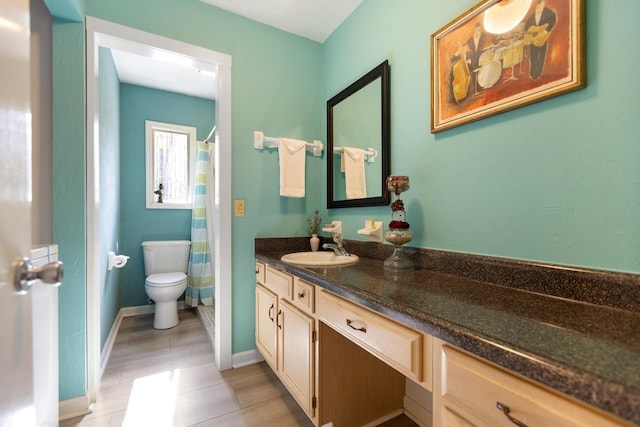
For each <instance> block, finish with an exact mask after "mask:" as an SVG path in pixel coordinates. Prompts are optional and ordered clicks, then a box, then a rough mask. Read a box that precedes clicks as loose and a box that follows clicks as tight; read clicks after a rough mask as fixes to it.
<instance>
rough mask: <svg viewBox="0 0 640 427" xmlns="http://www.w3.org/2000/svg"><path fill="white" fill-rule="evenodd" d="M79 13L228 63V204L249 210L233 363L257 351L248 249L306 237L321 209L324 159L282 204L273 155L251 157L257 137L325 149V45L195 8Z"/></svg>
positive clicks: (154, 0)
mask: <svg viewBox="0 0 640 427" xmlns="http://www.w3.org/2000/svg"><path fill="white" fill-rule="evenodd" d="M85 6H86V13H87V15H89V16H94V17H96V18H100V19H104V20H107V21H111V22H115V23H118V24H122V25H126V26H129V27H133V28H137V29H140V30H143V31H147V32H151V33H155V34H159V35H162V36H165V37H170V38H173V39H176V40H180V41H184V42H187V43H191V44H195V45H198V46H202V47H205V48H208V49H212V50H215V51H218V52H223V53H227V54H229V55H231V56H232V60H233V65H232V69H231V73H232V90H231V93H232V112H231V113H232V145H233V148H232V168H233V176H232V180H233V183H232V187H233V190H232V191H233V193H232V197H233V198H234V199H244V200H246V212H247V214H246V216H245V217H243V218H234V220H233V225H232V227H233V230H232V233H233V283H232V288H233V294H232V298H233V338H232V339H233V352H234V353H238V352H242V351H246V350H250V349H253V348H255V343H254V314H253V312H254V309H253V307H254V285H255V277H254V271H255V263H254V251H253V239H254V238H255V237H256V236H258V235H260V236H291V235H294V236H295V235H297V236H304V235H307V230H306V220H307V218H308V217H310V216H311V215H312V214H310V213H312V212H313V211H314V210H315V209H322V207H323V206H325V204H326V202H325V198H324V196H323V194H324V189H325V184H324V181H323V180H322V179H321V178H320V177H321V176H323V170H324V164H325V163H324V158H317V157H312V156H307V197H306V198H304V199H284V198H280V197H279V194H278V182H279V181H278V176H279V175H278V174H279V171H278V155H277V152H276V151H275V150H271V151H267V150H265V151H257V150H255V149H254V148H253V131H254V130H261V131H264V133H265V135H268V136H288V137H291V138H299V139H305V140H307V141H311V140H314V139H320V140H323V141H324V140H325V131H324V128H323V127H322V122H321V120H320V119H319V118H320V117H322V116H323V115H324V100H323V96H322V64H321V49H322V45H320V44H318V43H316V42H313V41H310V40H308V39H305V38H302V37H297V36H293V35H291V34H288V33H285V32H282V31H279V30H276V29H274V28H272V27H269V26H266V25H262V24H259V23H256V22H254V21H250V20H248V19H245V18H242V17H240V16H238V15H234V14H232V13H229V12H226V11H223V10H221V9H218V8H215V7H212V6H210V5H207V4H205V3H202V2H199V1H178V2H176V1H174V0H138V1H136V2H130V1H125V0H114V1H109V2H105V1H101V0H87V1H86V5H85ZM177 17H179V18H180V20H181V21H180V22H181V23H182V24H183V25H176V18H177ZM228 209H232V207H231V206H229V207H228Z"/></svg>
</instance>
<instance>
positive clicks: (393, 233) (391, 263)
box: [384, 175, 415, 271]
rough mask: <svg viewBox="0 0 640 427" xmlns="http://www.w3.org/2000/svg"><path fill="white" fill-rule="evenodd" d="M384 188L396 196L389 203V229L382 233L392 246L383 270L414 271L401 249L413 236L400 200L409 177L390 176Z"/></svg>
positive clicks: (412, 264) (412, 265)
mask: <svg viewBox="0 0 640 427" xmlns="http://www.w3.org/2000/svg"><path fill="white" fill-rule="evenodd" d="M386 187H387V191H389V192H392V193H393V194H395V195H396V200H395V201H394V202H393V203H391V222H389V229H388V230H387V231H386V232H385V233H384V238H385V240H386V241H387V242H389V243H392V244H393V246H394V248H393V254H391V256H390V257H389V258H387V259H386V260H385V261H384V269H385V270H391V271H408V270H414V269H415V264H414V263H413V261H412V260H411V259H410V258H409V257H408V256H407V254H405V253H404V249H403V245H405V244H407V243H409V242H410V241H411V240H412V239H413V235H412V234H411V231H409V223H408V222H407V214H406V211H405V209H404V202H403V201H402V200H401V199H400V193H403V192H405V191H407V190H408V189H409V177H408V176H398V175H391V176H389V177H388V178H387V181H386Z"/></svg>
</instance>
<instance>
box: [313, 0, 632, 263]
mask: <svg viewBox="0 0 640 427" xmlns="http://www.w3.org/2000/svg"><path fill="white" fill-rule="evenodd" d="M474 4H476V1H475V0H465V1H462V2H439V1H424V0H403V1H402V2H389V1H386V0H365V1H364V2H363V3H362V5H361V6H360V7H359V8H358V9H357V10H356V11H355V12H354V13H353V14H352V15H351V16H350V17H349V18H348V20H347V21H346V22H345V23H344V24H343V25H342V26H341V27H340V28H339V29H338V30H337V31H336V32H334V34H333V35H332V36H331V37H330V38H329V39H328V40H327V41H326V42H325V43H324V48H323V58H324V61H323V65H324V70H323V76H324V82H325V88H324V98H325V99H329V98H330V97H331V96H333V95H334V94H336V93H337V92H339V91H340V90H341V89H343V88H344V87H345V86H347V85H348V84H349V83H350V82H352V81H353V80H355V79H356V78H358V77H359V76H360V75H361V74H362V73H364V72H365V71H367V70H369V69H371V68H373V67H374V66H376V65H377V64H379V63H380V62H382V60H384V59H389V62H390V67H391V173H392V174H396V175H409V177H410V178H411V189H410V190H409V191H408V192H406V193H404V194H403V197H402V199H403V200H404V201H405V205H406V208H407V218H408V222H409V223H410V224H411V228H412V230H413V233H414V241H413V242H411V244H410V245H412V246H418V247H426V248H436V249H443V250H450V251H459V252H470V253H478V254H487V255H495V256H501V257H510V258H521V259H527V260H534V261H545V262H552V263H560V264H569V265H575V266H587V267H594V268H601V269H610V270H620V271H628V272H636V273H637V272H640V244H639V243H638V242H640V168H639V167H638V159H640V144H639V143H638V141H640V120H638V119H639V116H638V112H639V111H640V108H639V106H640V103H639V101H638V92H639V85H638V82H637V80H636V79H635V77H634V76H633V73H626V72H621V70H634V69H637V68H638V67H640V56H639V55H634V54H628V53H627V52H626V51H625V49H618V48H614V46H619V45H620V41H621V40H624V44H625V46H634V45H637V44H638V42H639V41H640V40H639V39H640V35H638V33H637V32H633V31H630V30H629V28H632V27H633V22H634V21H635V16H637V15H638V13H640V3H639V2H637V1H635V0H622V1H616V2H605V1H598V0H587V1H586V6H587V22H586V24H587V31H586V34H587V49H586V58H587V61H586V62H587V77H588V82H587V87H586V89H583V90H579V91H576V92H572V93H569V94H566V95H563V96H560V97H557V98H553V99H549V100H546V101H543V102H539V103H537V104H534V105H530V106H526V107H523V108H520V109H518V110H515V111H511V112H507V113H504V114H499V115H496V116H493V117H491V118H487V119H484V120H481V121H479V122H475V123H471V124H467V125H464V126H462V127H459V128H456V129H452V130H448V131H445V132H442V133H439V134H436V135H432V134H431V133H430V132H429V126H430V123H429V117H430V88H429V82H430V68H429V55H430V49H429V42H430V35H431V34H432V33H433V32H435V31H436V30H438V29H439V28H440V27H442V26H443V25H444V24H446V23H447V22H448V21H450V20H452V19H453V18H455V17H456V16H458V15H459V14H461V13H462V12H464V11H465V10H467V9H468V8H470V7H471V6H473V5H474ZM329 215H330V218H331V219H334V220H337V219H342V220H344V229H345V235H346V237H347V238H353V239H357V238H360V237H359V236H357V235H356V230H357V229H358V228H361V227H362V226H363V221H364V220H365V219H367V218H371V219H377V220H383V221H385V224H386V223H388V221H389V219H390V210H389V208H388V207H376V208H358V209H336V210H331V211H330V213H329Z"/></svg>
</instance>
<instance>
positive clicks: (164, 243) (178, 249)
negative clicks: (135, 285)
mask: <svg viewBox="0 0 640 427" xmlns="http://www.w3.org/2000/svg"><path fill="white" fill-rule="evenodd" d="M190 246H191V242H190V241H188V240H159V241H146V242H142V254H143V256H144V273H145V275H146V276H149V275H151V274H159V273H173V272H183V273H186V272H187V267H188V265H189V247H190Z"/></svg>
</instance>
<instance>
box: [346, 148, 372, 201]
mask: <svg viewBox="0 0 640 427" xmlns="http://www.w3.org/2000/svg"><path fill="white" fill-rule="evenodd" d="M342 151H343V153H342V161H343V162H344V180H345V182H346V187H347V199H364V198H366V197H367V181H366V180H365V177H364V150H361V149H359V148H350V147H342Z"/></svg>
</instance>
